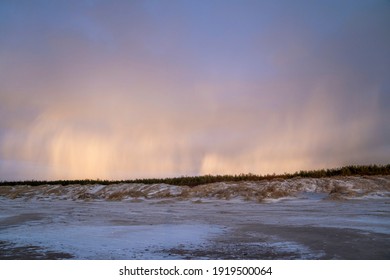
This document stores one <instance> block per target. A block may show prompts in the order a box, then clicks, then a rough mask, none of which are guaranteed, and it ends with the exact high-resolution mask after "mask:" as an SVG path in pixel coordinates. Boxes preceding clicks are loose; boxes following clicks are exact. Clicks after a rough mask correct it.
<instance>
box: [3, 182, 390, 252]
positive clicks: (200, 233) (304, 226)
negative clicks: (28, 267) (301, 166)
mask: <svg viewBox="0 0 390 280" xmlns="http://www.w3.org/2000/svg"><path fill="white" fill-rule="evenodd" d="M0 252H1V253H0V258H1V259H68V258H69V259H390V253H389V252H390V176H363V177H360V176H356V177H352V176H351V177H334V178H320V179H313V178H294V179H287V180H270V181H259V182H234V183H230V182H222V183H214V184H207V185H201V186H196V187H186V186H172V185H164V184H154V185H145V184H117V185H69V186H60V185H42V186H9V187H8V186H2V187H0Z"/></svg>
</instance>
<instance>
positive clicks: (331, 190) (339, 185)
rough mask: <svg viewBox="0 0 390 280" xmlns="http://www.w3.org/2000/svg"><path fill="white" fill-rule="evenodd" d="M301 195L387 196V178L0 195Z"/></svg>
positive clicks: (46, 189)
mask: <svg viewBox="0 0 390 280" xmlns="http://www.w3.org/2000/svg"><path fill="white" fill-rule="evenodd" d="M302 193H314V194H326V195H327V197H326V198H329V199H353V198H367V197H390V176H371V177H370V176H365V177H337V178H319V179H313V178H295V179H287V180H282V179H275V180H271V181H266V180H264V181H258V182H221V183H212V184H205V185H200V186H196V187H187V186H173V185H167V184H152V185H147V184H111V185H67V186H62V185H42V186H28V185H21V186H9V187H8V186H5V187H1V188H0V196H4V197H7V198H11V199H15V198H26V199H71V200H84V201H85V200H87V201H90V200H102V199H103V200H108V201H121V200H128V199H134V198H138V199H139V198H142V199H165V198H177V199H196V198H199V199H201V198H217V199H228V200H229V199H233V198H241V199H244V200H251V201H258V202H262V201H270V200H272V199H284V198H294V197H295V198H296V197H299V196H300V195H301V194H302Z"/></svg>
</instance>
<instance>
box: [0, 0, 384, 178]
mask: <svg viewBox="0 0 390 280" xmlns="http://www.w3.org/2000/svg"><path fill="white" fill-rule="evenodd" d="M389 30H390V1H385V0H382V1H379V0H378V1H377V0H371V1H368V0H365V1H362V0H351V1H348V0H342V1H340V0H327V1H316V0H314V1H312V0H310V1H309V0H307V1H300V0H297V1H289V0H285V1H282V0H275V1H271V0H269V1H266V0H258V1H254V0H253V1H252V0H209V1H203V0H197V1H195V0H193V1H188V0H180V1H176V0H169V1H168V0H167V1H162V0H160V1H149V0H144V1H138V0H133V1H119V0H114V1H105V0H89V1H82V0H81V1H72V0H70V1H60V0H59V1H48V0H47V1H43V0H42V1H41V0H34V1H27V0H25V1H23V0H16V1H14V0H12V1H11V0H2V1H1V2H0V180H30V179H34V180H43V179H47V180H54V179H85V178H89V179H97V178H99V179H132V178H150V177H153V178H156V177H172V176H189V175H190V176H193V175H203V174H240V173H254V174H272V173H276V174H281V173H284V172H295V171H299V170H311V169H320V168H335V167H340V166H344V165H351V164H359V165H360V164H388V163H390V161H389V159H390V122H389V120H390V32H389Z"/></svg>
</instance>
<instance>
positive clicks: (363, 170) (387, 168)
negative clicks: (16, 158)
mask: <svg viewBox="0 0 390 280" xmlns="http://www.w3.org/2000/svg"><path fill="white" fill-rule="evenodd" d="M370 175H390V164H387V165H350V166H344V167H341V168H333V169H321V170H311V171H299V172H295V173H293V174H288V173H284V174H280V175H276V174H272V175H255V174H251V173H249V174H239V175H203V176H185V177H175V178H153V179H134V180H100V179H96V180H91V179H84V180H54V181H36V180H29V181H1V182H0V186H15V185H30V186H38V185H63V186H65V185H73V184H80V185H90V184H101V185H110V184H119V183H142V184H157V183H160V184H161V183H164V184H169V185H176V186H190V187H193V186H198V185H203V184H209V183H216V182H238V181H261V180H272V179H290V178H295V177H302V178H322V177H333V176H370Z"/></svg>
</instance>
